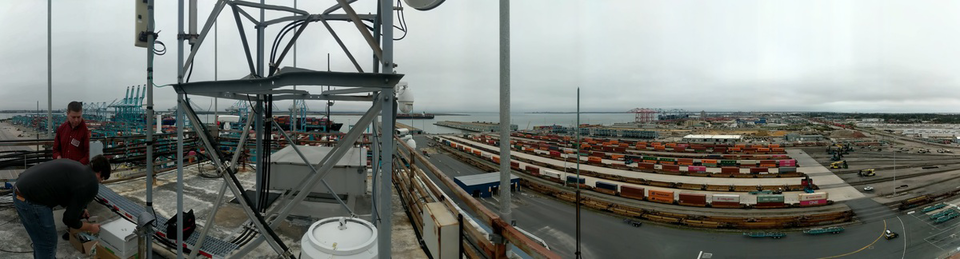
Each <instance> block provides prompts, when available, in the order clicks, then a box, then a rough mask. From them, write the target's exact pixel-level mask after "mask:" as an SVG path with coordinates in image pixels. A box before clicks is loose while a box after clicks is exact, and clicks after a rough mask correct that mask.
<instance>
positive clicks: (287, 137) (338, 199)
mask: <svg viewBox="0 0 960 259" xmlns="http://www.w3.org/2000/svg"><path fill="white" fill-rule="evenodd" d="M273 125H274V126H277V131H279V132H280V134H282V135H283V137H284V138H285V139H287V142H290V147H292V148H293V151H294V152H297V155H298V156H300V159H301V160H303V163H304V164H306V165H307V167H310V174H311V175H313V174H318V173H319V172H318V171H317V168H316V167H314V166H313V164H311V163H310V160H308V159H307V156H304V155H303V152H300V148H298V147H297V143H296V142H294V141H293V139H292V138H290V135H287V132H285V131H283V129H282V128H280V124H277V121H273ZM303 183H305V182H301V183H300V184H301V185H302V184H303ZM320 183H322V184H323V187H326V188H327V191H330V194H332V195H333V198H334V199H336V200H337V202H338V203H340V205H341V206H343V208H344V209H347V211H348V212H350V216H356V213H353V210H352V209H350V206H347V203H346V202H343V200H342V199H340V195H337V192H336V191H334V190H333V188H331V187H330V185H329V184H327V180H324V179H320ZM295 189H298V190H303V189H308V188H303V186H297V188H295ZM309 189H312V188H309Z"/></svg>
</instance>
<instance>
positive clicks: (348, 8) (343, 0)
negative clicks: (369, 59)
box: [337, 0, 393, 60]
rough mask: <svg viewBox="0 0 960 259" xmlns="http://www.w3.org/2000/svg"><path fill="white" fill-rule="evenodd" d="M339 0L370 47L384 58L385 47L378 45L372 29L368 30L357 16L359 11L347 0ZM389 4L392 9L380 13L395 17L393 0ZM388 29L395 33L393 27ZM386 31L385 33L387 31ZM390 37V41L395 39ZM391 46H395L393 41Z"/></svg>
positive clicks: (374, 52)
mask: <svg viewBox="0 0 960 259" xmlns="http://www.w3.org/2000/svg"><path fill="white" fill-rule="evenodd" d="M337 2H339V3H340V7H342V8H343V11H344V12H346V13H347V15H349V16H350V20H352V21H353V24H354V25H356V26H357V30H358V31H360V35H363V38H364V39H366V40H367V44H368V45H370V49H372V50H373V54H375V55H377V57H380V59H381V60H383V48H381V47H380V45H378V44H377V42H376V41H374V40H373V35H372V34H370V31H368V30H367V28H366V25H364V24H363V22H361V21H360V17H359V16H357V12H356V11H354V10H353V7H351V6H350V4H348V3H347V0H337ZM389 6H390V7H391V11H390V12H387V13H383V12H382V11H381V14H380V15H384V16H386V15H389V16H390V17H393V10H392V9H393V2H390V4H389ZM384 20H386V19H384ZM390 23H391V26H390V27H392V23H393V21H390ZM390 27H388V28H390ZM386 31H389V32H390V34H391V35H393V30H392V29H391V30H386ZM386 31H385V32H384V33H386ZM384 38H387V37H384ZM388 39H390V41H393V38H392V37H390V38H388ZM384 46H386V41H384ZM391 46H393V44H392V43H391Z"/></svg>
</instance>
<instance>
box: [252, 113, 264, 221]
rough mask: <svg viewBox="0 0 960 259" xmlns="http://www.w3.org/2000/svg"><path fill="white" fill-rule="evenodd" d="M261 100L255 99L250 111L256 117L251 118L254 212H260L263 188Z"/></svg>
mask: <svg viewBox="0 0 960 259" xmlns="http://www.w3.org/2000/svg"><path fill="white" fill-rule="evenodd" d="M258 96H262V95H258ZM262 99H263V98H262V97H261V98H257V103H256V105H254V107H253V111H251V113H254V114H255V115H256V117H255V118H253V119H254V126H253V127H254V131H255V132H256V133H255V134H254V137H253V138H254V141H255V142H254V143H255V144H256V149H255V150H254V151H255V152H254V153H255V154H254V155H256V157H257V160H256V161H254V162H255V163H254V165H256V167H257V168H255V169H256V173H255V174H256V176H255V177H254V184H253V191H254V197H257V198H256V199H254V200H253V208H254V210H258V211H259V210H260V188H261V187H263V181H262V180H263V179H262V178H263V155H264V154H263V101H262Z"/></svg>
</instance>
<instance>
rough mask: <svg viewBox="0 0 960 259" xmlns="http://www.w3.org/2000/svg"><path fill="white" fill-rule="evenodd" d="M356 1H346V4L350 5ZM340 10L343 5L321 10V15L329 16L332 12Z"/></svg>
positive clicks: (339, 4) (338, 4)
mask: <svg viewBox="0 0 960 259" xmlns="http://www.w3.org/2000/svg"><path fill="white" fill-rule="evenodd" d="M356 1H357V0H349V1H347V4H352V3H353V2H356ZM340 8H343V5H341V3H337V4H335V5H333V6H331V7H330V8H327V10H323V14H330V13H332V12H336V11H337V10H340Z"/></svg>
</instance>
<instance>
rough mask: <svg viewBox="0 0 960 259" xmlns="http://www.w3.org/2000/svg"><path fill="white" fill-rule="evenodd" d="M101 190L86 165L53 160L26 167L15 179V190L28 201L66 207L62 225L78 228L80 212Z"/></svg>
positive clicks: (94, 174)
mask: <svg viewBox="0 0 960 259" xmlns="http://www.w3.org/2000/svg"><path fill="white" fill-rule="evenodd" d="M99 190H100V179H98V178H97V175H96V173H94V172H93V170H92V169H90V167H89V166H85V165H82V164H80V163H79V162H77V161H73V160H70V159H56V160H53V161H49V162H45V163H42V164H39V165H35V166H33V167H30V168H28V169H27V170H25V171H23V173H21V174H20V178H19V179H17V191H19V192H20V194H21V195H23V197H24V198H25V199H26V200H27V201H28V202H31V203H34V204H41V205H45V206H48V207H51V208H52V207H54V206H57V205H60V206H63V207H64V208H66V211H64V212H63V224H64V225H67V226H68V227H70V228H74V229H79V228H80V227H81V226H83V223H82V222H80V215H82V214H83V209H84V208H86V207H87V204H88V203H90V202H91V201H93V198H94V197H96V196H97V192H98V191H99Z"/></svg>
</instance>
